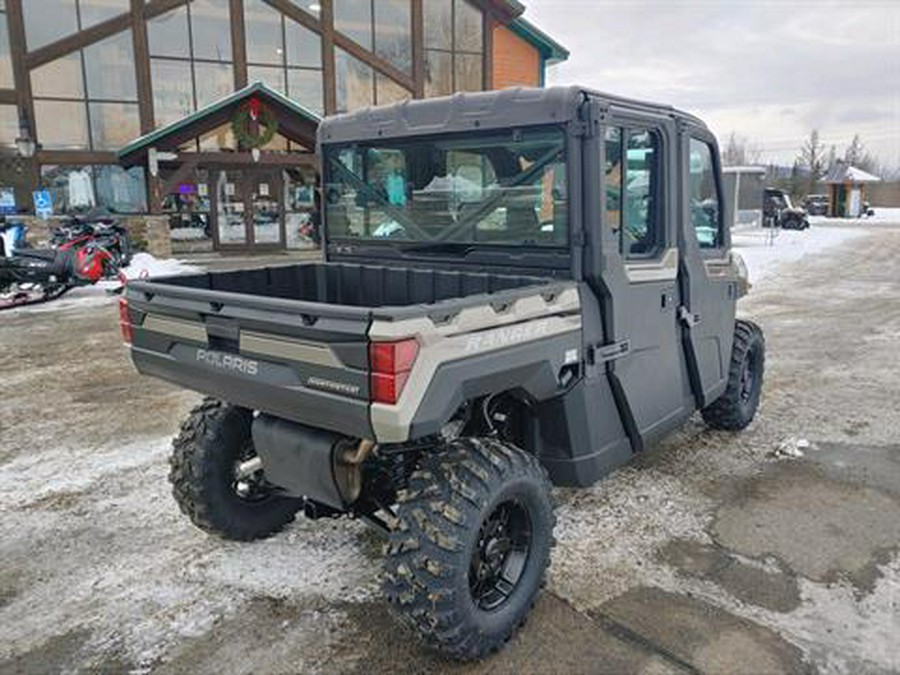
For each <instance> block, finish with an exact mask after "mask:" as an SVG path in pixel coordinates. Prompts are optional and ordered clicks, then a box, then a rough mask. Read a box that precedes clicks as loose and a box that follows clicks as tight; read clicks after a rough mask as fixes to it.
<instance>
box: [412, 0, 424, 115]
mask: <svg viewBox="0 0 900 675" xmlns="http://www.w3.org/2000/svg"><path fill="white" fill-rule="evenodd" d="M412 62H413V68H412V77H413V90H412V91H413V96H414V97H415V98H425V10H424V8H423V5H422V0H412Z"/></svg>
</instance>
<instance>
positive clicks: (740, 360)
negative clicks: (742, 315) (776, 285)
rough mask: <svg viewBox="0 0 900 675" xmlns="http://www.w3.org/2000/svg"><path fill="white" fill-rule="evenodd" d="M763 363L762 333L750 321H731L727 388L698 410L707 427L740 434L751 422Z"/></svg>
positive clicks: (757, 403)
mask: <svg viewBox="0 0 900 675" xmlns="http://www.w3.org/2000/svg"><path fill="white" fill-rule="evenodd" d="M765 360H766V340H765V338H764V337H763V332H762V329H761V328H760V327H759V326H757V325H756V324H755V323H753V322H752V321H743V320H741V319H738V320H737V321H735V324H734V345H733V347H732V348H731V365H730V367H729V369H728V385H727V386H726V388H725V392H724V393H723V394H722V395H721V396H720V397H719V398H717V399H716V400H715V401H713V403H711V404H710V405H709V406H707V407H706V408H704V409H703V410H702V414H703V419H704V420H705V421H706V423H707V424H708V425H709V426H711V427H712V428H713V429H723V430H726V431H740V430H741V429H743V428H745V427H746V426H747V425H748V424H750V422H752V421H753V417H754V415H756V409H757V408H758V407H759V397H760V394H761V393H762V384H763V373H764V371H765Z"/></svg>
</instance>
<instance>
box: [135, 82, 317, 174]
mask: <svg viewBox="0 0 900 675" xmlns="http://www.w3.org/2000/svg"><path fill="white" fill-rule="evenodd" d="M253 94H263V95H265V96H267V97H269V98H271V99H273V100H275V101H276V102H277V103H279V104H281V105H283V106H284V107H286V108H288V109H289V110H290V111H292V112H294V113H296V114H297V115H299V116H300V117H302V118H304V119H306V120H308V121H310V122H312V123H314V124H318V123H319V122H320V121H321V120H322V118H321V116H320V115H317V114H316V113H314V112H313V111H312V110H309V109H308V108H305V107H304V106H302V105H300V104H299V103H297V102H296V101H294V100H293V99H290V98H288V97H287V96H285V95H284V94H282V93H281V92H279V91H276V90H274V89H272V88H271V87H269V86H267V85H266V84H265V83H263V82H252V83H251V84H248V85H247V86H246V87H244V88H243V89H238V90H237V91H235V92H233V93H231V94H229V95H228V96H226V97H225V98H221V99H219V100H218V101H216V102H215V103H210V104H209V105H208V106H206V107H204V108H201V109H200V110H198V111H197V112H195V113H192V114H190V115H188V116H187V117H183V118H182V119H180V120H176V121H175V122H171V123H170V124H167V125H165V126H163V127H160V128H159V129H154V130H153V131H151V132H150V133H148V134H144V135H143V136H141V137H140V138H136V139H135V140H133V141H132V142H131V143H129V144H128V145H126V146H125V147H124V148H122V149H121V150H119V152H118V155H119V158H120V159H121V158H123V157H125V156H126V155H130V154H132V153H134V152H137V151H139V150H142V149H145V148H149V147H152V146H153V145H154V144H156V143H158V142H159V141H160V139H163V138H166V137H167V136H169V135H171V134H173V133H176V132H178V131H179V130H181V129H184V128H185V127H188V126H190V125H192V124H196V123H197V122H199V121H201V120H203V119H204V118H206V117H209V116H210V115H214V114H216V113H217V112H219V111H221V110H223V109H224V108H227V107H229V106H231V105H234V104H235V103H238V102H239V101H241V100H242V99H245V98H247V97H249V96H252V95H253Z"/></svg>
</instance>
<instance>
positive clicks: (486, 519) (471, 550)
mask: <svg viewBox="0 0 900 675" xmlns="http://www.w3.org/2000/svg"><path fill="white" fill-rule="evenodd" d="M399 497H400V505H399V508H398V515H399V518H398V525H397V526H396V527H395V529H394V531H393V532H392V533H391V534H390V536H389V542H388V547H387V557H386V559H385V569H384V571H385V574H384V588H385V592H386V594H387V597H388V600H389V601H390V602H391V604H392V606H393V608H394V610H395V612H396V614H397V615H398V616H399V617H400V618H401V620H402V621H403V622H404V623H406V624H407V625H409V626H411V627H412V628H413V629H414V630H415V631H416V632H417V633H418V634H419V635H420V636H421V637H422V639H423V640H424V641H425V642H426V644H428V645H430V646H432V647H434V648H436V649H438V650H440V651H442V652H444V653H446V654H448V655H449V656H452V657H454V658H457V659H462V660H465V659H473V658H478V657H481V656H484V655H485V654H488V653H490V652H492V651H495V650H497V649H498V648H500V647H501V646H502V645H503V644H504V643H505V642H507V641H508V640H509V639H510V637H511V636H512V634H513V633H514V632H515V630H516V629H517V628H518V627H519V626H520V625H521V624H522V623H524V621H525V617H526V615H527V614H528V612H529V611H530V609H531V607H532V606H533V605H534V601H535V599H536V597H537V594H538V592H539V591H540V588H541V586H542V584H543V579H544V572H545V570H546V568H547V565H548V564H549V561H550V548H551V546H552V545H553V526H554V524H555V517H554V515H553V506H552V501H551V496H550V483H549V481H548V480H547V477H546V474H545V472H544V470H543V468H542V467H541V465H540V464H539V463H538V461H537V460H536V459H535V458H534V457H533V456H531V455H528V454H527V453H525V452H523V451H521V450H519V449H518V448H516V447H514V446H512V445H509V444H506V443H503V442H501V441H498V440H494V439H476V438H462V439H457V440H455V441H452V442H451V443H448V444H447V446H446V447H445V448H444V449H443V450H441V451H440V452H436V453H434V454H432V455H429V456H427V457H426V458H425V459H424V460H422V463H421V466H420V468H419V470H417V471H416V472H415V473H414V474H413V476H412V478H411V479H410V484H409V488H408V489H407V490H405V491H402V492H401V494H400V496H399Z"/></svg>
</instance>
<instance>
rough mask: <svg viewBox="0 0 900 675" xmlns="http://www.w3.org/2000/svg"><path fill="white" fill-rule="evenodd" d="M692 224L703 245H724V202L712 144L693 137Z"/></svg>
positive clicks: (701, 246)
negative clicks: (718, 186) (720, 194)
mask: <svg viewBox="0 0 900 675" xmlns="http://www.w3.org/2000/svg"><path fill="white" fill-rule="evenodd" d="M690 147H691V151H690V156H691V158H690V162H691V165H690V171H691V198H690V203H691V204H690V206H691V224H692V225H693V226H694V232H695V233H696V235H697V243H698V244H700V248H718V247H720V246H721V245H722V203H721V199H720V198H719V193H718V189H717V187H716V174H715V167H714V166H713V159H712V148H711V147H710V146H709V144H708V143H706V142H705V141H700V140H697V139H696V138H692V139H691V146H690Z"/></svg>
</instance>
